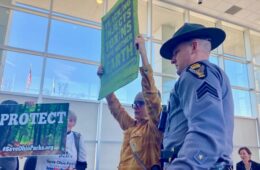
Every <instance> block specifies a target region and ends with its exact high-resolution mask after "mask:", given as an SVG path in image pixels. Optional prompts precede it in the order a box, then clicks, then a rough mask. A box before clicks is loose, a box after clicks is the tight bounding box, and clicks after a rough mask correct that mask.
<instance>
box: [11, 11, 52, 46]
mask: <svg viewBox="0 0 260 170" xmlns="http://www.w3.org/2000/svg"><path fill="white" fill-rule="evenodd" d="M12 16H13V18H12V20H11V21H12V23H11V24H10V26H11V28H9V36H8V43H7V44H8V45H10V46H13V47H18V48H25V49H28V50H35V51H44V49H45V42H46V35H47V25H48V19H47V18H45V17H41V16H36V15H33V14H29V13H25V12H20V11H13V13H12ZM32 23H33V24H32Z"/></svg>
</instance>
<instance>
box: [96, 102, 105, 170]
mask: <svg viewBox="0 0 260 170" xmlns="http://www.w3.org/2000/svg"><path fill="white" fill-rule="evenodd" d="M103 107H104V102H103V100H100V103H99V107H98V117H97V135H96V141H97V144H96V148H95V153H96V154H95V163H94V169H95V170H99V163H100V158H101V129H102V116H103V110H104V109H103Z"/></svg>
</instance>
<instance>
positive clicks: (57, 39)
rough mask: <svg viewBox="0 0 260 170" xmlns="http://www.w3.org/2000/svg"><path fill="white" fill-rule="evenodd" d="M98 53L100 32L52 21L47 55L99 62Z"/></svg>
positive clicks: (99, 49)
mask: <svg viewBox="0 0 260 170" xmlns="http://www.w3.org/2000/svg"><path fill="white" fill-rule="evenodd" d="M100 51H101V31H100V30H98V29H94V28H90V27H86V26H81V25H77V24H72V23H67V22H63V21H59V20H52V27H51V32H50V41H49V48H48V52H49V53H53V54H59V55H64V56H70V57H77V58H82V59H88V60H93V61H99V60H100V55H101V52H100Z"/></svg>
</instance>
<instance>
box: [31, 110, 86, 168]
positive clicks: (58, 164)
mask: <svg viewBox="0 0 260 170" xmlns="http://www.w3.org/2000/svg"><path fill="white" fill-rule="evenodd" d="M76 122H77V116H76V114H75V113H74V112H72V111H69V114H68V126H67V140H66V152H65V153H64V154H61V155H55V156H38V157H37V163H36V170H85V169H86V168H87V157H86V147H85V144H84V139H83V137H82V135H81V134H80V133H78V132H74V131H72V129H73V127H74V126H75V125H76ZM32 170H33V169H32Z"/></svg>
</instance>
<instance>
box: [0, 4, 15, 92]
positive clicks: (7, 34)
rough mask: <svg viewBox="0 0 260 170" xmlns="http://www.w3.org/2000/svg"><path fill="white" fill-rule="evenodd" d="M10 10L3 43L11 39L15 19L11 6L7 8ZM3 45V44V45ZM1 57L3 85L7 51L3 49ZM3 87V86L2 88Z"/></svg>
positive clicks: (0, 75)
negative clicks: (11, 29) (10, 33)
mask: <svg viewBox="0 0 260 170" xmlns="http://www.w3.org/2000/svg"><path fill="white" fill-rule="evenodd" d="M8 10H9V16H8V20H7V24H6V30H5V37H4V42H3V44H7V42H8V41H7V39H9V31H10V29H9V28H10V27H11V23H12V20H13V17H12V16H13V11H12V10H11V9H9V8H7V11H8ZM1 46H2V45H1ZM2 50H3V49H2ZM0 59H1V63H0V66H1V68H0V80H1V81H0V84H1V86H2V83H3V75H4V68H5V63H6V52H4V50H3V51H2V57H1V58H0ZM0 89H1V88H0Z"/></svg>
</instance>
